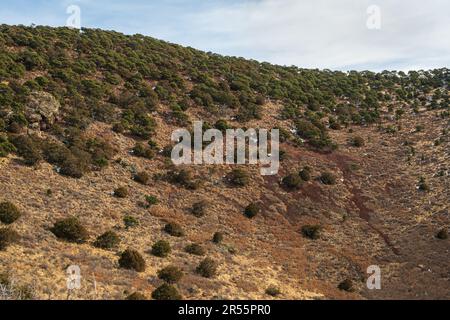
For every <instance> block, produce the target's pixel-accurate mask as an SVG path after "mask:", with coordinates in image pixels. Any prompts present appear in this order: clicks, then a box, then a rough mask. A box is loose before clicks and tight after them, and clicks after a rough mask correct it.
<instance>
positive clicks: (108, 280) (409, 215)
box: [0, 25, 450, 299]
mask: <svg viewBox="0 0 450 320" xmlns="http://www.w3.org/2000/svg"><path fill="white" fill-rule="evenodd" d="M449 78H450V73H449V70H448V69H440V70H433V71H418V72H410V73H408V74H404V73H401V72H400V73H397V72H387V71H386V72H383V73H372V72H362V73H358V72H349V73H342V72H332V71H328V70H324V71H319V70H305V69H299V68H296V67H280V66H274V65H270V64H267V63H258V62H256V61H247V60H244V59H239V58H232V57H222V56H219V55H215V54H209V53H204V52H200V51H197V50H194V49H191V48H183V47H180V46H177V45H173V44H168V43H165V42H162V41H158V40H155V39H152V38H149V37H144V36H141V35H135V36H125V35H122V34H119V33H116V32H107V31H101V30H89V29H86V30H83V32H82V33H80V32H77V31H74V30H69V29H66V28H47V27H35V28H28V27H22V26H20V27H14V26H6V25H2V26H1V27H0V82H1V83H0V114H1V119H0V156H1V158H0V168H1V171H0V202H2V203H3V205H2V207H0V218H2V217H3V218H2V219H0V220H1V221H2V224H3V225H2V226H1V230H2V232H3V233H2V235H4V234H6V232H5V231H4V230H6V228H9V229H8V230H13V231H15V232H17V236H18V239H13V238H14V237H11V236H9V237H6V236H2V237H0V240H1V241H0V248H2V250H0V274H1V275H2V277H1V279H0V280H1V281H2V282H4V283H11V280H14V283H15V285H20V286H21V289H22V290H21V291H20V292H22V294H21V295H20V298H27V297H34V298H44V299H45V298H52V299H55V298H59V299H61V298H62V299H64V298H67V297H69V298H84V299H122V298H124V297H126V296H127V295H128V294H129V293H132V292H135V291H138V292H142V293H144V294H145V295H146V296H147V297H150V295H151V292H152V291H153V290H154V289H155V288H157V287H159V286H160V285H161V284H162V283H163V281H162V280H161V279H158V276H157V273H158V271H159V270H161V269H162V268H164V267H166V266H168V265H174V266H177V267H178V268H180V269H181V270H182V271H183V272H184V277H183V278H182V279H181V280H180V281H179V282H178V283H177V284H176V285H175V286H176V288H177V290H178V291H179V292H180V293H181V295H182V296H183V297H184V298H188V299H211V298H213V297H219V298H235V299H236V298H239V299H244V298H248V299H266V298H269V297H270V295H268V294H267V293H266V289H268V288H270V287H277V288H279V289H280V291H281V294H280V295H277V298H280V299H329V298H346V299H361V298H369V299H379V298H413V299H414V298H447V299H448V298H450V296H449V292H450V290H449V287H450V282H449V281H450V274H449V272H448V271H449V261H450V252H449V242H448V239H440V238H445V234H446V232H447V230H448V228H449V201H448V199H449V198H450V192H449V190H450V189H449V187H450V186H449V184H450V179H449V174H450V171H449V160H448V159H449V150H450V148H449V144H450V139H449V129H450V128H449V112H450V107H449V92H448V82H449ZM194 120H203V121H204V122H205V129H206V128H210V127H216V128H219V129H224V128H227V127H230V128H231V127H235V128H243V127H246V128H266V129H271V128H279V129H280V130H281V132H282V143H281V150H282V151H283V152H282V154H283V160H282V162H281V169H280V172H279V173H278V175H276V176H268V177H263V176H261V175H260V173H259V168H258V167H257V166H239V167H238V168H239V169H238V171H239V172H236V171H235V170H236V166H226V165H223V166H189V167H185V168H179V167H174V166H173V165H172V164H171V161H170V158H169V157H170V153H169V157H168V156H167V155H168V151H170V149H171V146H172V143H171V141H170V137H171V133H172V131H173V130H175V129H176V128H179V127H186V128H191V123H192V121H194ZM305 168H307V170H304V169H305ZM300 171H302V172H301V174H300ZM144 173H145V174H144ZM230 174H231V175H233V174H234V175H235V176H237V175H238V174H241V175H243V176H244V178H243V179H242V177H241V176H239V177H240V178H241V181H243V183H241V184H233V183H230V179H229V178H230ZM324 174H325V175H324ZM308 176H309V177H308ZM286 177H289V179H286ZM308 178H309V179H308ZM327 178H328V179H327ZM288 182H290V183H288ZM120 187H122V190H117V189H118V188H120ZM115 190H116V192H115V193H114V191H115ZM5 203H10V204H8V205H6V204H5ZM252 203H254V204H255V205H256V206H257V207H258V208H259V213H258V214H257V215H256V217H254V218H253V219H249V218H248V217H246V216H245V214H244V212H245V208H246V207H247V206H248V205H249V204H252ZM11 204H12V205H11ZM11 207H13V208H14V207H16V208H17V210H18V211H19V212H20V214H21V215H20V217H19V218H18V219H17V220H15V219H11V220H14V221H11V220H8V219H7V218H6V216H8V217H10V216H11V212H14V211H15V210H13V209H11ZM68 217H76V218H77V220H78V222H79V223H80V224H81V226H78V227H77V226H74V225H71V226H70V228H69V227H67V226H66V228H62V229H64V230H63V231H61V232H58V230H59V229H57V228H55V227H56V226H57V225H58V224H56V226H55V223H56V222H58V221H60V220H61V219H65V218H68ZM167 223H176V224H178V225H179V226H180V227H181V229H182V231H183V232H182V234H181V233H180V234H178V235H177V234H176V232H175V233H174V232H173V229H177V226H176V225H175V226H173V225H172V228H171V229H170V228H169V229H167V227H166V224H167ZM315 227H317V228H318V230H319V231H318V233H317V234H316V233H315V232H314V228H315ZM84 229H85V232H84ZM68 230H69V231H68ZM107 231H113V232H114V234H116V235H117V237H118V240H119V241H120V242H119V244H116V245H113V246H112V248H110V249H108V250H105V249H101V248H99V242H98V241H97V242H96V238H97V237H98V236H100V235H102V234H104V233H105V232H107ZM175 231H176V230H175ZM216 232H220V233H221V234H222V235H223V241H222V242H220V243H215V242H213V241H212V239H213V235H214V234H215V233H216ZM170 233H172V235H170ZM67 234H69V235H70V236H67ZM173 235H176V236H173ZM57 236H59V237H57ZM64 237H65V238H66V239H64ZM13 240H14V241H13ZM159 240H165V241H168V242H169V243H170V246H171V252H170V254H169V255H168V257H166V258H160V257H157V256H155V251H152V246H153V245H154V244H155V243H156V242H157V241H159ZM216 240H217V235H216ZM113 242H114V241H113ZM108 243H110V242H108ZM193 243H194V244H199V245H200V246H201V247H202V248H203V249H204V250H200V249H199V248H198V247H194V248H195V249H192V247H190V248H189V249H188V250H186V247H187V246H188V245H190V244H193ZM127 248H132V249H135V250H137V251H138V252H139V253H140V254H141V255H142V257H143V259H144V261H145V264H146V268H145V270H144V271H142V272H136V271H133V270H127V269H126V268H123V265H122V267H121V266H120V263H119V262H120V261H121V260H120V256H121V254H122V252H123V251H124V250H126V249H127ZM201 251H204V252H201ZM192 252H194V253H197V255H196V254H192ZM205 257H209V258H212V259H214V260H215V262H216V263H217V264H218V270H217V273H216V274H215V275H214V276H212V277H211V278H208V277H203V276H202V275H201V274H199V273H198V272H197V270H196V269H197V266H198V265H199V263H200V262H201V261H202V260H203V259H204V258H205ZM69 265H79V266H80V268H81V275H82V277H83V278H82V287H81V289H80V290H74V291H72V292H70V293H68V290H67V286H66V278H67V274H66V268H67V267H68V266H69ZM370 265H378V266H380V268H381V271H382V290H368V289H367V287H366V278H367V276H368V275H367V273H366V269H367V267H368V266H370ZM138 269H139V268H138ZM344 280H351V282H352V289H353V290H342V289H343V287H342V285H341V286H340V284H342V283H343V281H344ZM338 287H340V289H339V288H338ZM272 291H274V290H272ZM349 291H351V292H349Z"/></svg>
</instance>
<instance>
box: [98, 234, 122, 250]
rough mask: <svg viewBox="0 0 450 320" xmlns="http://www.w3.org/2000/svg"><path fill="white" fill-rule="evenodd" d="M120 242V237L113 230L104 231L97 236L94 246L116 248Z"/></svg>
mask: <svg viewBox="0 0 450 320" xmlns="http://www.w3.org/2000/svg"><path fill="white" fill-rule="evenodd" d="M119 243H120V238H119V236H118V235H117V233H115V232H114V231H106V232H105V233H104V234H102V235H100V236H98V237H97V240H95V242H94V246H96V247H97V248H101V249H112V248H116V247H117V246H118V245H119Z"/></svg>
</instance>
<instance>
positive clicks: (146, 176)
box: [134, 171, 150, 185]
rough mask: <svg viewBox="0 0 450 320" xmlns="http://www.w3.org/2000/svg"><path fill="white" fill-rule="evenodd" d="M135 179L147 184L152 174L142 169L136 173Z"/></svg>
mask: <svg viewBox="0 0 450 320" xmlns="http://www.w3.org/2000/svg"><path fill="white" fill-rule="evenodd" d="M134 181H136V182H138V183H140V184H143V185H146V184H148V182H149V181H150V176H149V174H148V173H147V172H144V171H141V172H138V173H136V174H135V175H134Z"/></svg>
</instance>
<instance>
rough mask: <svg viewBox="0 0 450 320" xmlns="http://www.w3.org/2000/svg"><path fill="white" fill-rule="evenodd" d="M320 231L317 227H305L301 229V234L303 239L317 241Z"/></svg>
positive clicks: (319, 227)
mask: <svg viewBox="0 0 450 320" xmlns="http://www.w3.org/2000/svg"><path fill="white" fill-rule="evenodd" d="M321 229H322V227H321V226H319V225H305V226H303V227H302V234H303V236H304V237H306V238H309V239H312V240H317V239H319V237H320V230H321Z"/></svg>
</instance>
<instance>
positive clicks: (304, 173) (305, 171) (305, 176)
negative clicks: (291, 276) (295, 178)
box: [299, 167, 311, 181]
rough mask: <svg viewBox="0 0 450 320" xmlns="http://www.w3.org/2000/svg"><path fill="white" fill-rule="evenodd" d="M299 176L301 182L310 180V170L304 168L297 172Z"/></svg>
mask: <svg viewBox="0 0 450 320" xmlns="http://www.w3.org/2000/svg"><path fill="white" fill-rule="evenodd" d="M299 176H300V178H301V179H302V180H303V181H310V180H311V169H310V168H309V167H305V168H303V169H302V170H300V172H299Z"/></svg>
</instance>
